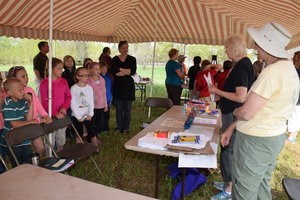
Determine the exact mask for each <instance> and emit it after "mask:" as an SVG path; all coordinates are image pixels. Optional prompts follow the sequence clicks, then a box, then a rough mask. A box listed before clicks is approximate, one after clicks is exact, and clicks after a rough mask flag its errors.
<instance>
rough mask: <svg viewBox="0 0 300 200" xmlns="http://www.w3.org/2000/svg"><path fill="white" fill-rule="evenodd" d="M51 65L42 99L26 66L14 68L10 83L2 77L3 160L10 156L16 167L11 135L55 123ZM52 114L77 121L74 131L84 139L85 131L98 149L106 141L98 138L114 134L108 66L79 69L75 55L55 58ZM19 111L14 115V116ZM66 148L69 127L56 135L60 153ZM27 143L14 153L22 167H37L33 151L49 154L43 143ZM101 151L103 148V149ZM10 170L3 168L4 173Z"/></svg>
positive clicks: (38, 140)
mask: <svg viewBox="0 0 300 200" xmlns="http://www.w3.org/2000/svg"><path fill="white" fill-rule="evenodd" d="M47 72H48V66H46V69H45V78H44V79H43V80H42V81H41V82H40V85H39V91H38V92H39V97H38V95H37V94H36V93H35V91H34V90H33V89H32V88H30V87H28V86H27V84H28V74H27V72H26V69H25V68H24V67H23V66H14V67H12V68H10V69H9V71H8V73H7V76H6V80H5V81H4V83H2V82H3V79H2V76H0V155H1V156H2V157H3V158H4V159H5V157H6V156H7V155H8V156H9V157H10V160H11V163H12V165H13V166H15V165H16V163H15V161H14V159H13V158H12V157H11V156H10V153H9V150H8V148H7V146H6V142H5V139H4V136H5V134H6V133H7V132H8V131H9V130H11V129H13V128H17V127H21V126H24V125H27V124H38V123H51V122H52V118H50V117H49V108H48V103H49V99H50V98H49V96H48V90H49V87H48V81H49V76H48V73H47ZM51 78H52V85H51V87H52V90H51V91H52V110H51V116H53V117H55V118H57V119H61V118H64V117H66V116H67V115H68V116H69V117H71V119H72V122H73V123H74V126H75V127H76V129H77V131H78V133H79V135H80V136H81V137H82V138H76V142H81V141H82V139H83V137H84V126H85V128H86V133H87V141H89V142H91V143H92V144H94V145H95V146H97V147H98V145H99V143H100V140H99V139H97V135H99V134H100V133H101V132H108V131H109V116H110V113H109V110H110V109H109V108H110V105H111V102H112V76H111V75H110V73H109V66H108V64H107V63H106V62H104V61H100V62H99V63H98V62H92V60H91V59H86V60H85V63H84V66H83V67H79V68H77V69H76V65H75V61H74V58H73V57H72V56H70V55H67V56H65V57H64V59H63V61H62V60H60V59H58V58H52V76H51ZM12 111H13V112H12ZM65 143H66V128H62V129H59V130H56V131H54V133H52V141H51V144H52V145H53V147H54V148H56V149H57V151H59V150H61V149H62V148H63V146H64V145H65ZM32 146H33V149H32V148H31V142H30V141H24V142H23V143H22V144H20V145H16V146H14V147H13V151H14V153H15V155H16V158H17V159H18V161H19V163H20V164H23V163H31V158H30V157H31V155H32V154H33V151H34V152H36V153H38V154H39V155H43V154H44V152H45V147H44V142H43V140H42V138H36V139H35V140H34V141H32ZM32 150H33V151H32ZM97 151H98V152H99V148H98V149H97ZM3 171H4V166H2V163H0V173H2V172H3Z"/></svg>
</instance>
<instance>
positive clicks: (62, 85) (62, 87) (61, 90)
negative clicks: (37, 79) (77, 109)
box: [40, 77, 72, 116]
mask: <svg viewBox="0 0 300 200" xmlns="http://www.w3.org/2000/svg"><path fill="white" fill-rule="evenodd" d="M40 93H41V102H42V105H43V107H44V108H45V110H46V111H47V112H48V77H46V78H45V79H44V80H42V82H41V84H40ZM71 98H72V97H71V93H70V89H69V86H68V83H67V81H66V80H65V79H64V78H62V77H59V78H57V79H56V80H52V116H55V115H56V114H57V113H58V112H59V110H60V109H61V108H64V109H66V110H68V109H69V107H70V103H71Z"/></svg>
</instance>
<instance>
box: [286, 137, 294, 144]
mask: <svg viewBox="0 0 300 200" xmlns="http://www.w3.org/2000/svg"><path fill="white" fill-rule="evenodd" d="M287 140H288V142H289V143H291V144H296V138H290V137H289V138H288V139H287Z"/></svg>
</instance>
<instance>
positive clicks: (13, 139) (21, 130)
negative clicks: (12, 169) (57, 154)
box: [5, 124, 71, 171]
mask: <svg viewBox="0 0 300 200" xmlns="http://www.w3.org/2000/svg"><path fill="white" fill-rule="evenodd" d="M44 134H45V131H44V129H43V127H42V126H41V125H39V124H29V125H26V126H21V127H18V128H14V129H12V130H10V131H9V132H7V133H6V134H5V141H6V145H7V147H8V149H9V151H10V154H11V156H12V157H13V159H14V161H15V162H16V165H20V163H19V161H18V159H17V157H16V155H15V153H14V151H13V147H14V146H15V145H18V144H21V143H22V142H23V141H25V140H31V141H32V140H34V139H35V138H37V137H40V136H43V135H44ZM70 161H71V160H70V159H69V160H65V159H59V158H45V159H42V160H40V162H39V166H40V167H43V168H46V169H50V170H56V171H61V170H60V169H63V170H62V171H65V170H66V169H68V168H69V167H71V164H70ZM55 163H61V164H60V165H59V166H57V167H53V165H52V164H55Z"/></svg>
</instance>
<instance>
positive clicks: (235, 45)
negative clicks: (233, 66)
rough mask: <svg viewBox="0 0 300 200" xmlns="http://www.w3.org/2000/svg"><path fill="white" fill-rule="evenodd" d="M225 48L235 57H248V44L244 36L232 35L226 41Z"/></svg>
mask: <svg viewBox="0 0 300 200" xmlns="http://www.w3.org/2000/svg"><path fill="white" fill-rule="evenodd" d="M225 48H226V49H227V51H230V52H231V53H232V55H233V57H235V58H237V57H243V56H246V55H247V50H246V48H247V43H246V40H245V38H244V37H243V36H241V35H232V36H230V37H229V38H227V39H226V41H225Z"/></svg>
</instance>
